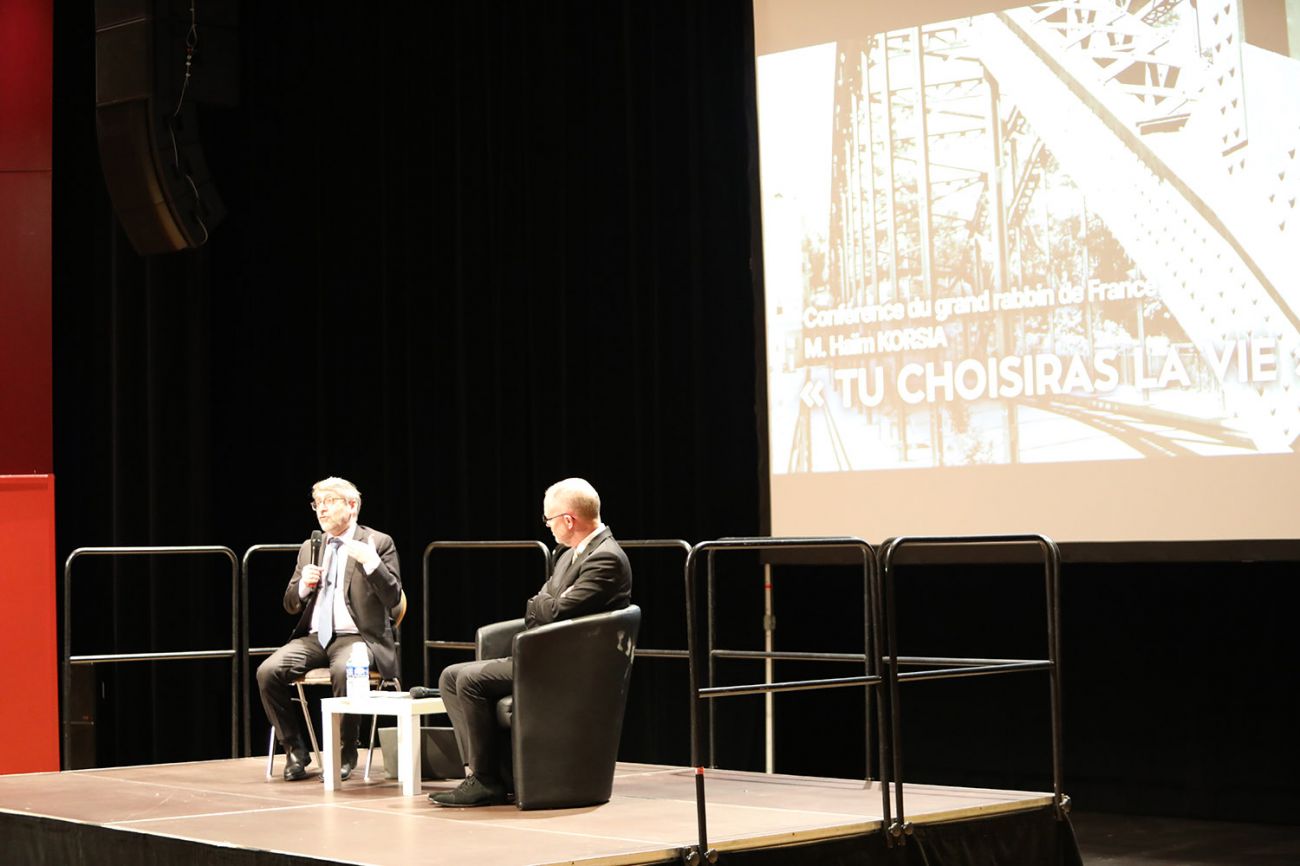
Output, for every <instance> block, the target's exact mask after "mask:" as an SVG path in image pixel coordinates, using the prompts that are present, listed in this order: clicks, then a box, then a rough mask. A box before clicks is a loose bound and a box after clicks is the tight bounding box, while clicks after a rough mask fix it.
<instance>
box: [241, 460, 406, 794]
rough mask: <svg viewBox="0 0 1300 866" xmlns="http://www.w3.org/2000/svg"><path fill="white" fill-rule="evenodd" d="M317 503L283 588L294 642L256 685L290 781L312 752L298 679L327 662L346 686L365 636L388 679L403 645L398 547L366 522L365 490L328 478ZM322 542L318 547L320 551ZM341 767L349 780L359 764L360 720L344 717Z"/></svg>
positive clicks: (341, 687) (267, 664) (333, 679)
mask: <svg viewBox="0 0 1300 866" xmlns="http://www.w3.org/2000/svg"><path fill="white" fill-rule="evenodd" d="M311 508H312V511H313V512H314V513H315V515H316V519H317V521H319V523H320V528H321V529H322V530H323V531H324V537H323V538H321V533H319V532H318V533H316V537H315V538H314V539H312V540H310V541H304V542H303V543H302V547H301V548H300V549H299V550H298V567H297V568H295V569H294V570H293V577H291V578H290V579H289V585H288V586H287V587H286V588H285V591H284V609H285V610H286V611H288V612H289V613H299V612H301V613H302V615H301V616H300V617H299V618H298V624H297V626H295V627H294V630H293V635H292V636H291V638H290V640H289V642H288V643H287V644H285V645H284V646H282V647H280V648H279V649H278V650H276V651H275V652H274V653H272V654H271V655H270V657H269V658H267V660H266V661H264V662H262V664H261V666H259V667H258V669H257V688H258V690H259V691H260V692H261V694H262V706H263V707H264V708H265V709H266V717H267V718H268V719H269V720H270V722H271V724H272V725H274V726H275V731H276V735H277V736H278V737H279V738H280V743H281V745H282V746H283V747H284V752H285V755H286V756H287V758H288V760H287V762H286V763H285V767H284V779H285V781H286V782H296V781H298V780H299V779H303V778H306V776H307V764H309V763H310V762H311V753H310V752H308V751H307V744H306V743H305V742H303V738H302V721H301V719H300V716H299V711H298V710H296V709H294V707H293V700H292V699H293V681H294V680H296V679H297V678H298V677H300V676H302V675H303V674H305V673H306V672H307V671H309V670H312V669H313V668H322V667H328V668H329V669H330V684H331V685H332V686H333V688H334V695H335V696H336V697H337V696H340V695H343V694H345V693H346V691H347V663H348V656H349V655H351V653H352V645H353V644H355V643H357V642H358V641H364V642H365V645H366V648H367V649H368V650H369V651H370V664H371V667H372V668H374V669H376V670H378V671H379V674H380V676H382V677H384V678H385V679H387V678H390V677H394V676H396V675H397V645H396V643H395V641H394V639H393V629H392V626H391V625H390V623H389V611H390V610H392V609H393V608H394V607H396V606H397V604H398V602H399V601H400V600H401V598H402V579H401V576H400V575H399V573H398V563H397V547H396V545H394V544H393V539H392V538H390V537H389V536H387V535H385V534H384V533H382V532H378V531H376V530H374V529H370V528H369V527H366V526H361V525H359V524H358V523H357V514H358V513H359V512H360V511H361V493H360V492H359V491H358V490H357V488H356V486H355V485H354V484H352V482H350V481H345V480H343V479H342V478H326V479H324V480H322V481H317V482H316V483H315V484H314V485H313V486H312V489H311ZM316 548H319V551H317V550H316ZM341 727H342V730H341V736H340V739H341V742H342V755H341V758H340V762H339V763H340V770H341V775H342V777H343V778H344V779H346V778H348V777H349V776H350V775H352V770H353V769H355V768H356V766H357V719H356V716H351V715H345V716H344V717H343V720H342V725H341Z"/></svg>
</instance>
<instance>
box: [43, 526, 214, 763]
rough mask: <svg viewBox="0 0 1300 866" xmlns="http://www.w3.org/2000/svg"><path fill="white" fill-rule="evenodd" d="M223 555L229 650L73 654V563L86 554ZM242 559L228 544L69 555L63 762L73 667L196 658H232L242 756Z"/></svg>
mask: <svg viewBox="0 0 1300 866" xmlns="http://www.w3.org/2000/svg"><path fill="white" fill-rule="evenodd" d="M212 554H215V555H220V556H225V557H226V558H227V559H229V560H230V649H212V650H191V651H181V652H167V651H159V652H139V653H95V654H87V655H75V656H74V655H73V654H72V598H73V595H72V566H73V564H74V563H75V562H76V561H77V560H78V559H81V558H82V557H87V556H110V557H117V556H176V555H212ZM239 628H240V611H239V560H238V559H237V558H236V557H235V552H234V551H233V550H231V549H230V548H229V547H221V546H218V545H186V546H178V547H78V548H77V549H76V550H74V551H72V553H70V554H68V558H67V560H66V561H65V562H64V565H63V664H62V668H63V701H62V704H61V706H60V708H59V716H60V723H61V726H62V728H63V738H62V739H63V757H62V765H63V768H64V769H65V770H67V769H71V767H70V766H69V763H70V761H71V757H72V728H71V720H70V719H69V718H68V713H69V711H70V708H71V706H72V666H73V665H94V664H107V663H119V662H148V661H194V660H202V659H217V658H225V659H230V757H232V758H237V757H239V658H238V653H239Z"/></svg>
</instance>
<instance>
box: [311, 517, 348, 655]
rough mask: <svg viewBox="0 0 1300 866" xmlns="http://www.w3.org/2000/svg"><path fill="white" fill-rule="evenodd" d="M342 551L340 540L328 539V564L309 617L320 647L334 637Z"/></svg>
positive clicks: (326, 644)
mask: <svg viewBox="0 0 1300 866" xmlns="http://www.w3.org/2000/svg"><path fill="white" fill-rule="evenodd" d="M342 549H343V540H342V539H339V538H331V539H330V546H329V555H328V557H327V558H328V559H329V562H328V563H327V564H326V569H325V572H324V573H323V574H322V575H321V587H320V593H319V594H318V595H317V596H316V609H315V610H314V611H312V615H311V624H312V627H313V628H315V629H316V638H317V639H318V640H319V641H320V645H321V646H322V647H326V646H329V642H330V639H331V638H333V637H334V588H335V587H336V586H337V585H338V575H339V574H341V573H342V571H343V569H342V567H341V565H342V556H341V555H340V553H341V551H342Z"/></svg>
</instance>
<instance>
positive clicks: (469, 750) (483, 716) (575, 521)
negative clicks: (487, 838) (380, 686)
mask: <svg viewBox="0 0 1300 866" xmlns="http://www.w3.org/2000/svg"><path fill="white" fill-rule="evenodd" d="M542 522H543V523H544V524H545V525H546V527H547V528H548V529H550V530H551V534H552V535H554V536H555V541H556V544H557V545H558V546H557V547H556V550H555V556H554V557H553V561H554V563H555V565H554V567H553V568H552V570H551V576H550V578H549V579H548V580H547V581H546V583H545V584H543V585H542V588H541V589H540V590H539V591H538V593H537V594H536V595H534V596H533V597H532V598H530V599H528V604H527V606H526V608H525V610H524V620H525V628H533V627H534V626H539V625H545V624H546V623H549V622H557V621H559V620H564V619H572V618H573V617H577V616H584V615H586V614H592V613H601V612H603V611H608V610H621V609H622V608H625V607H627V605H628V600H629V597H630V596H631V594H632V569H631V567H630V566H629V565H628V562H627V556H626V554H624V553H623V549H622V548H621V547H619V546H618V542H617V541H615V540H614V536H613V535H612V534H611V533H610V530H609V527H607V526H605V524H604V523H602V522H601V520H600V496H599V495H598V494H597V493H596V490H595V488H594V487H592V486H591V485H590V484H589V483H587V482H586V481H584V480H583V479H581V478H566V479H565V480H563V481H559V482H556V483H555V484H552V485H551V486H550V487H549V488H548V489H547V491H546V495H545V496H544V497H543V499H542ZM438 685H439V688H440V689H441V691H442V699H443V703H444V704H445V705H446V707H447V715H448V716H450V717H451V723H452V727H453V728H454V730H455V732H456V742H457V745H459V747H460V753H461V756H462V758H463V759H464V760H465V765H466V770H467V776H466V779H465V781H464V782H462V783H461V784H460V786H459V787H457V788H456V789H454V790H451V791H443V792H440V793H436V794H430V795H429V799H430V800H432V801H433V802H434V803H436V804H438V805H439V806H461V807H466V806H491V805H499V804H502V803H505V802H507V793H506V786H505V782H504V781H503V780H502V779H501V778H500V776H498V775H497V772H498V770H497V768H498V767H499V766H500V763H499V761H500V756H499V755H498V754H497V730H496V702H497V701H498V700H499V699H501V698H503V697H505V696H506V695H508V694H510V693H511V691H512V690H513V688H514V662H513V660H512V659H509V658H499V659H480V660H478V661H472V662H465V663H463V664H457V665H451V666H450V667H448V668H447V669H445V670H444V671H443V672H442V676H441V677H440V678H439V680H438Z"/></svg>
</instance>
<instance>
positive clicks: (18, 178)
mask: <svg viewBox="0 0 1300 866" xmlns="http://www.w3.org/2000/svg"><path fill="white" fill-rule="evenodd" d="M0 2H4V0H0ZM0 310H2V311H3V312H2V313H0V419H3V423H0V472H5V473H13V474H22V475H29V474H37V473H45V472H50V471H52V470H53V469H54V453H53V449H54V446H53V442H54V435H53V417H54V409H53V393H54V384H53V363H54V360H53V354H52V351H53V350H52V348H51V336H50V335H51V321H50V172H48V171H39V172H0Z"/></svg>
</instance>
